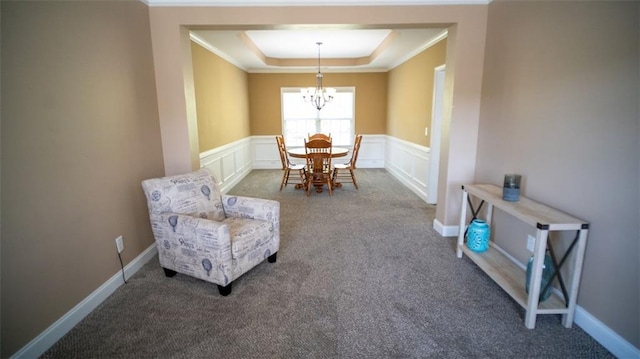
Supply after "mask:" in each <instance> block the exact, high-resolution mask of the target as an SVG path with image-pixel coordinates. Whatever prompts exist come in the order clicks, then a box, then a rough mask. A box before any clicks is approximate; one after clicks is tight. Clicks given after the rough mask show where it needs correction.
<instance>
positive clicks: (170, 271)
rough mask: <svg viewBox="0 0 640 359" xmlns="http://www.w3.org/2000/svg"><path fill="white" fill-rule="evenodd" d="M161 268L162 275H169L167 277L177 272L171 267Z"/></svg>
mask: <svg viewBox="0 0 640 359" xmlns="http://www.w3.org/2000/svg"><path fill="white" fill-rule="evenodd" d="M162 269H164V275H165V276H167V277H169V278H171V277H173V276H174V275H176V274H177V273H178V272H176V271H174V270H171V269H167V268H162Z"/></svg>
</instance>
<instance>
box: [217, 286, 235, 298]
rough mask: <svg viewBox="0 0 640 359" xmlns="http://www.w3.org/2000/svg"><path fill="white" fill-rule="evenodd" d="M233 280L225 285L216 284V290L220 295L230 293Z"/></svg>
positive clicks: (224, 295)
mask: <svg viewBox="0 0 640 359" xmlns="http://www.w3.org/2000/svg"><path fill="white" fill-rule="evenodd" d="M232 284H233V282H231V283H229V284H227V285H226V286H225V287H223V286H221V285H220V284H218V292H219V293H220V295H221V296H223V297H226V296H228V295H229V294H231V289H232V288H231V286H232Z"/></svg>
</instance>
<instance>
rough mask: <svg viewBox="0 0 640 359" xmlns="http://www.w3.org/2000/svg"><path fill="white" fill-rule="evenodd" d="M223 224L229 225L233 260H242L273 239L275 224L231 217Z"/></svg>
mask: <svg viewBox="0 0 640 359" xmlns="http://www.w3.org/2000/svg"><path fill="white" fill-rule="evenodd" d="M222 223H226V224H228V225H229V235H230V236H231V257H232V258H233V259H238V258H242V257H243V256H245V255H246V254H247V253H249V252H251V251H253V250H254V249H256V248H259V247H261V246H262V245H263V244H265V243H267V242H268V241H269V240H270V239H271V238H272V234H273V224H272V223H271V222H269V221H263V220H260V219H251V218H236V217H230V218H226V219H224V220H223V221H222Z"/></svg>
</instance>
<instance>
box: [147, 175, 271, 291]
mask: <svg viewBox="0 0 640 359" xmlns="http://www.w3.org/2000/svg"><path fill="white" fill-rule="evenodd" d="M142 188H143V190H144V193H145V195H146V197H147V205H148V207H149V217H150V220H151V229H152V230H153V235H154V237H155V241H156V246H157V247H158V257H159V260H160V266H162V268H163V269H164V272H165V275H166V276H167V277H173V276H174V275H175V274H176V273H181V274H185V275H188V276H192V277H195V278H199V279H202V280H204V281H207V282H211V283H215V284H217V285H218V291H219V292H220V294H221V295H223V296H226V295H229V294H230V293H231V289H232V282H233V281H234V280H235V279H237V278H238V277H240V276H241V275H242V274H244V273H246V272H247V271H248V270H250V269H251V268H253V267H255V266H256V265H258V264H260V263H261V262H262V261H264V260H265V259H267V260H268V261H269V262H271V263H274V262H275V261H276V256H277V254H278V249H279V246H280V203H279V202H277V201H272V200H266V199H260V198H250V197H241V196H229V195H223V194H222V193H221V192H220V188H219V186H218V182H217V180H216V178H215V176H214V175H213V173H212V172H211V171H210V170H208V169H206V168H203V169H200V170H198V171H194V172H191V173H187V174H182V175H177V176H169V177H162V178H153V179H148V180H145V181H143V182H142Z"/></svg>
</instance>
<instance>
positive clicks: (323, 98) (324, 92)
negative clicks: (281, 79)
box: [300, 42, 336, 111]
mask: <svg viewBox="0 0 640 359" xmlns="http://www.w3.org/2000/svg"><path fill="white" fill-rule="evenodd" d="M316 44H317V45H318V73H317V74H316V87H309V88H304V89H300V92H301V93H302V99H303V100H304V101H305V102H310V103H311V104H312V105H313V106H315V107H316V109H318V111H320V110H321V109H322V108H323V107H324V105H326V104H327V103H328V102H331V100H333V95H335V93H336V89H333V88H323V87H322V72H320V45H322V42H316Z"/></svg>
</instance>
